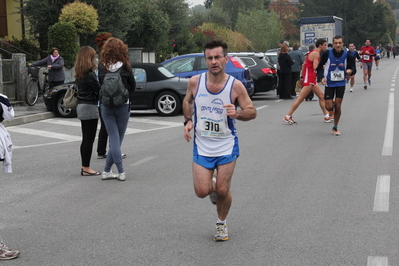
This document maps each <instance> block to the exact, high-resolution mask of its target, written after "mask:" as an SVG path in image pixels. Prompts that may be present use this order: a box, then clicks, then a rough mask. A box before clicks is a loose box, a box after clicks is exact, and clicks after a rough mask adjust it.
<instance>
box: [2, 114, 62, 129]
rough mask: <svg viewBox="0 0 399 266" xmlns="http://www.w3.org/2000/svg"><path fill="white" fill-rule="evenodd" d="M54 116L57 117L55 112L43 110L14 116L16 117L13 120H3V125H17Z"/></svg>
mask: <svg viewBox="0 0 399 266" xmlns="http://www.w3.org/2000/svg"><path fill="white" fill-rule="evenodd" d="M53 117H55V114H54V113H53V112H43V113H38V114H32V115H25V116H19V117H14V119H13V120H11V121H3V125H4V126H6V127H10V126H17V125H21V124H26V123H30V122H35V121H39V120H43V119H48V118H53Z"/></svg>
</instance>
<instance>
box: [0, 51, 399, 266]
mask: <svg viewBox="0 0 399 266" xmlns="http://www.w3.org/2000/svg"><path fill="white" fill-rule="evenodd" d="M398 63H399V59H396V60H393V59H389V60H387V59H384V60H382V61H381V65H380V70H373V77H372V84H371V86H369V89H368V90H364V89H363V84H362V80H361V75H357V77H356V78H357V83H356V85H355V91H354V92H353V93H349V90H347V93H346V94H345V98H344V101H343V114H342V117H341V121H340V124H339V129H340V131H341V134H342V135H341V136H339V137H337V136H333V135H332V131H331V127H332V124H328V123H324V121H323V115H322V114H321V110H320V108H319V106H318V102H317V101H315V102H303V103H302V105H301V106H300V107H299V108H298V110H297V111H296V112H295V113H294V119H295V120H296V121H297V122H298V124H297V125H293V126H290V125H287V124H285V123H284V122H283V121H282V119H283V116H284V115H285V114H286V113H287V112H288V109H289V107H290V106H291V104H292V101H290V100H285V101H280V100H278V99H277V97H276V95H275V92H269V93H265V94H260V95H259V96H255V97H254V103H255V105H256V107H257V109H258V117H257V118H256V119H255V120H253V121H250V122H238V123H237V126H238V133H239V138H240V145H241V156H240V158H239V159H238V163H237V167H236V170H235V173H234V177H233V182H232V193H233V205H232V208H231V211H230V214H229V217H228V226H229V236H230V239H229V240H228V241H226V242H223V243H215V242H213V241H212V236H213V233H214V231H213V230H214V224H215V222H216V219H217V217H216V210H215V207H214V206H213V205H212V204H211V203H210V201H209V199H208V198H206V199H198V198H197V197H196V196H195V194H194V190H193V185H192V176H191V152H192V143H187V142H186V141H185V140H184V138H183V126H182V117H181V116H177V117H168V118H163V117H159V116H157V115H156V114H155V113H154V112H133V113H132V116H131V121H130V122H129V129H128V132H127V135H126V137H125V140H124V144H123V152H124V153H127V158H126V159H125V160H124V165H125V169H126V173H127V180H126V181H125V182H120V181H117V180H108V181H101V180H100V177H82V176H80V155H79V145H80V123H79V120H77V119H60V118H51V119H46V120H42V121H38V122H34V123H29V124H24V125H19V126H11V127H8V128H7V129H8V130H9V132H10V134H11V136H12V140H13V142H14V151H13V171H14V172H13V174H9V175H4V174H3V175H2V178H1V182H0V184H1V185H0V203H1V211H2V214H1V216H0V217H1V219H0V234H1V235H2V237H3V238H4V240H5V241H6V243H8V245H9V246H10V247H11V248H14V249H19V250H20V251H21V255H20V257H19V258H18V259H16V260H12V261H9V262H7V265H251V266H252V265H282V266H290V265H301V266H302V265H303V266H305V265H306V266H307V265H320V266H325V265H351V266H355V265H368V266H377V265H381V266H383V265H399V255H398V250H399V244H398V243H399V236H398V229H397V228H398V227H399V215H398V214H399V181H398V178H399V174H398V168H399V164H398V157H399V155H398V152H397V147H399V145H398V138H397V134H395V133H396V132H395V125H396V124H397V123H395V119H394V117H395V114H396V113H397V112H398V111H396V110H395V109H394V106H395V100H396V99H398V93H396V91H395V89H396V87H397V84H398V82H397V81H396V76H397V73H398V70H399V67H398V66H399V64H398ZM358 71H360V69H358ZM95 154H96V153H95V150H93V158H92V168H93V169H96V170H99V171H101V170H102V168H103V166H104V161H103V160H99V159H97V158H96V157H95Z"/></svg>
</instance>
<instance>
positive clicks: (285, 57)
mask: <svg viewBox="0 0 399 266" xmlns="http://www.w3.org/2000/svg"><path fill="white" fill-rule="evenodd" d="M288 51H289V48H288V46H286V45H283V46H282V47H281V49H280V54H279V56H278V64H279V65H280V75H281V78H280V80H279V83H280V85H279V87H280V99H293V98H292V97H291V85H292V70H291V65H293V64H294V61H292V59H291V57H290V55H289V54H288Z"/></svg>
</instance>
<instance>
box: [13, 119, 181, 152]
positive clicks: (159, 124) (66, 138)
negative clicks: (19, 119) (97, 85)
mask: <svg viewBox="0 0 399 266" xmlns="http://www.w3.org/2000/svg"><path fill="white" fill-rule="evenodd" d="M38 122H40V123H45V124H54V125H61V126H65V127H66V130H65V131H66V132H68V127H80V126H81V123H80V120H76V119H75V120H69V119H56V118H55V119H54V118H53V119H46V120H41V121H38ZM129 122H130V123H129V124H128V126H129V125H131V126H135V125H138V124H140V123H142V124H152V125H155V127H153V128H150V129H139V128H132V127H131V128H129V127H128V128H127V129H126V134H125V135H131V134H137V133H144V132H151V131H157V130H164V129H169V128H174V127H181V125H182V123H178V122H171V121H160V120H152V119H140V118H130V119H129ZM43 128H45V127H43ZM98 128H100V123H98ZM7 130H8V131H9V132H14V133H21V134H26V135H32V136H41V137H45V138H47V139H48V142H46V143H40V144H31V145H26V146H18V145H13V149H22V148H33V147H42V146H49V145H58V144H63V143H68V142H74V141H81V140H82V136H81V135H80V134H79V135H70V134H63V133H54V132H51V131H45V130H37V129H30V128H25V127H19V126H11V127H7ZM51 139H57V140H61V141H51Z"/></svg>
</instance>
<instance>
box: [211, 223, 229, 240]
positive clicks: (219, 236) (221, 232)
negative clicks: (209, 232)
mask: <svg viewBox="0 0 399 266" xmlns="http://www.w3.org/2000/svg"><path fill="white" fill-rule="evenodd" d="M228 239H229V235H228V234H227V225H226V224H218V223H217V224H216V232H215V237H214V238H213V240H214V241H226V240H228Z"/></svg>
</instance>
